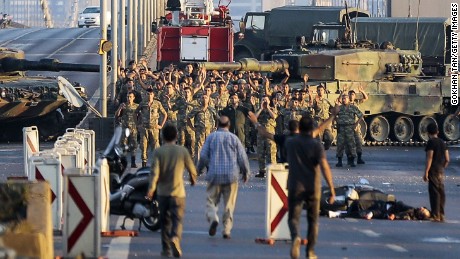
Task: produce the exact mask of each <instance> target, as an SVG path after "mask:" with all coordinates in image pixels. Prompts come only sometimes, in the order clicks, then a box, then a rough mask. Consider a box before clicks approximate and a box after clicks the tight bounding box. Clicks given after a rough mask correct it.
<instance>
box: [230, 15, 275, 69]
mask: <svg viewBox="0 0 460 259" xmlns="http://www.w3.org/2000/svg"><path fill="white" fill-rule="evenodd" d="M269 19H270V12H269V11H267V12H248V13H246V15H245V16H244V17H243V18H241V21H240V24H239V26H240V31H239V32H237V33H235V35H234V42H235V44H234V51H235V61H238V60H240V59H242V58H256V59H261V55H262V51H261V50H263V49H265V48H268V42H267V40H266V38H267V35H265V34H266V30H265V28H266V27H267V26H268V22H269ZM261 46H263V47H261Z"/></svg>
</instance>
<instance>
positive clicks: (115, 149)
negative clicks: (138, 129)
mask: <svg viewBox="0 0 460 259" xmlns="http://www.w3.org/2000/svg"><path fill="white" fill-rule="evenodd" d="M123 134H126V136H127V135H129V130H127V131H125V132H123V129H122V128H121V127H116V128H115V131H114V135H113V137H112V139H111V140H110V142H109V144H108V146H107V148H106V149H105V151H104V153H103V155H102V157H101V158H105V159H107V162H108V165H109V171H110V214H112V215H121V216H125V218H124V219H123V224H122V225H121V229H123V230H124V229H126V228H125V221H126V219H128V218H129V219H131V220H134V219H136V218H137V219H139V228H138V230H139V231H140V230H141V226H142V224H143V225H144V226H145V227H146V228H147V229H149V230H151V231H157V230H158V229H160V220H159V219H160V218H159V216H160V213H159V207H158V201H157V200H156V197H155V196H154V197H153V199H152V200H149V199H147V198H146V197H145V195H146V194H147V190H148V187H149V184H150V168H149V167H142V168H139V169H138V170H137V171H136V172H135V173H131V172H130V171H129V172H125V170H126V168H127V165H128V162H127V160H126V156H125V152H126V150H127V148H125V147H123V144H121V143H120V142H121V139H122V135H123Z"/></svg>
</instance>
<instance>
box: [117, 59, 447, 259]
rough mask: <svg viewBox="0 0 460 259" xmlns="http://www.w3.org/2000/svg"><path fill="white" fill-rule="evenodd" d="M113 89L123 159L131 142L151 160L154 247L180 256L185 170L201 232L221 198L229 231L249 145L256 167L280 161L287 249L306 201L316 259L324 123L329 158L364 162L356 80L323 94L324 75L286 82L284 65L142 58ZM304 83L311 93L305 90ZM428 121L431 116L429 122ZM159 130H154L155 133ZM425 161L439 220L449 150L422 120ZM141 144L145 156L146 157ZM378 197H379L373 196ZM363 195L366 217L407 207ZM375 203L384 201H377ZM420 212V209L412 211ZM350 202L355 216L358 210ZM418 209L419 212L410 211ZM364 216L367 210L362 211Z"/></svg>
mask: <svg viewBox="0 0 460 259" xmlns="http://www.w3.org/2000/svg"><path fill="white" fill-rule="evenodd" d="M118 72H119V73H118V74H119V85H118V88H117V92H116V104H117V105H118V109H117V111H116V114H115V117H116V120H117V122H118V123H120V124H121V125H122V126H123V127H124V128H127V129H129V130H130V131H131V134H130V135H129V137H127V138H126V139H125V140H124V141H125V144H126V145H127V146H128V147H129V151H130V152H131V167H132V168H136V167H137V165H136V149H137V146H138V145H137V143H138V141H140V147H141V160H142V167H146V166H148V161H149V160H150V162H151V172H152V181H151V184H150V187H149V191H148V193H147V194H146V195H147V198H152V197H153V196H154V193H155V192H157V195H158V200H159V203H160V215H161V216H160V222H161V225H162V235H161V237H162V255H163V256H168V257H169V256H172V255H173V256H174V257H181V256H182V250H181V245H180V243H181V239H182V218H183V215H184V208H185V188H184V182H183V181H184V180H183V174H184V169H187V171H188V172H189V175H190V181H191V184H192V185H194V184H195V181H196V177H197V175H200V174H203V173H206V181H207V184H208V185H207V189H206V193H207V200H206V218H207V220H208V222H209V235H210V236H214V235H215V234H216V231H217V227H218V225H219V217H218V215H217V208H218V204H219V202H220V198H221V197H222V199H223V203H224V210H223V215H222V225H223V230H222V237H223V238H224V239H230V238H231V230H232V228H233V222H234V220H233V212H234V209H235V205H236V198H237V193H238V181H239V178H240V177H241V178H242V181H243V182H246V181H247V180H248V178H249V176H250V171H249V160H248V156H247V153H248V154H249V153H255V152H256V151H255V147H257V152H256V153H257V157H258V166H259V172H258V173H257V174H256V175H255V176H256V177H265V175H266V167H267V165H268V164H271V163H277V162H283V163H284V162H287V163H288V164H289V172H288V183H287V187H288V201H289V202H288V204H289V205H288V207H289V210H288V225H289V230H290V233H291V240H292V245H291V250H290V255H291V258H299V256H300V245H301V234H300V233H299V229H300V226H299V224H300V215H301V211H302V209H303V208H306V210H307V222H308V231H307V238H308V243H307V246H306V256H307V258H316V254H315V251H314V246H315V243H316V239H317V235H318V217H319V212H320V200H321V175H322V176H323V178H324V179H325V181H326V183H327V185H328V187H329V189H330V192H329V194H330V195H329V197H328V198H327V201H328V203H329V204H333V203H334V201H335V189H334V184H333V179H332V174H331V170H330V167H329V163H328V161H327V158H326V155H325V151H326V150H328V149H329V147H330V145H331V143H332V141H333V139H334V137H333V134H332V127H331V125H332V123H333V122H334V121H335V125H336V128H337V153H336V156H337V159H338V163H337V164H336V166H337V167H343V164H342V158H343V155H344V153H345V155H346V156H347V164H348V165H349V166H351V167H354V166H356V165H355V159H356V162H357V163H358V164H364V163H365V162H364V161H363V159H362V145H361V144H362V139H361V133H360V131H359V129H360V128H359V123H360V121H361V120H363V113H362V112H361V111H360V110H359V107H358V106H359V104H360V103H362V102H364V101H366V100H367V99H368V97H367V95H366V93H365V92H364V90H363V89H362V88H361V87H358V91H359V92H360V93H361V96H362V98H361V99H356V92H355V91H353V90H349V89H348V87H346V86H345V87H343V91H342V92H341V94H340V95H339V97H338V98H337V100H335V101H334V102H331V101H330V100H329V99H328V98H327V94H328V92H327V89H326V86H325V85H324V84H318V85H314V84H311V85H309V83H308V75H305V76H304V77H303V86H302V87H300V88H291V87H290V85H289V83H288V80H289V77H290V75H289V71H288V70H286V71H285V78H284V79H283V80H282V81H281V83H279V84H274V83H272V82H271V80H270V79H269V78H268V77H267V76H263V75H262V74H261V73H259V72H238V71H235V72H226V71H206V69H204V68H203V69H200V70H198V71H196V70H195V69H194V67H193V66H192V65H191V64H189V65H187V66H186V67H185V69H184V70H181V69H178V68H176V67H174V66H172V65H171V66H169V67H168V68H165V69H164V70H163V71H161V72H154V71H152V70H150V69H149V68H148V67H147V62H146V60H141V62H140V64H136V63H135V62H134V61H131V62H130V63H129V67H128V68H127V69H122V68H119V69H118ZM313 91H316V94H315V95H313ZM434 127H436V125H434ZM160 132H161V134H160ZM428 133H429V134H430V141H429V142H428V145H427V148H426V152H427V163H426V170H425V174H424V176H423V180H424V181H428V182H429V194H430V204H431V207H432V210H433V211H432V214H430V215H431V216H432V217H433V219H435V220H436V221H444V204H445V195H444V185H443V178H442V177H443V175H444V173H443V168H445V167H446V166H447V164H448V162H449V156H448V151H447V149H446V147H445V145H443V142H442V141H438V139H437V138H436V136H437V128H433V127H432V125H430V126H429V127H428ZM149 148H150V149H151V150H153V155H152V157H151V158H149V157H148V156H149ZM382 204H383V205H382ZM382 204H380V203H378V204H377V203H375V204H374V203H372V204H371V205H369V206H368V207H366V208H364V206H361V205H360V206H358V208H361V210H362V211H366V215H368V213H369V212H372V214H373V216H374V215H375V216H374V217H376V218H377V217H380V214H382V215H389V214H392V215H395V214H397V213H398V212H400V211H402V210H406V211H407V210H408V208H407V207H405V206H403V205H404V204H399V203H395V204H392V210H390V209H389V208H390V207H388V204H387V203H382ZM381 208H384V209H385V210H382V209H381ZM409 209H412V214H414V215H415V214H416V216H417V215H418V216H420V215H422V216H423V217H428V216H429V215H428V216H427V213H428V212H427V211H422V212H420V211H415V210H413V208H409ZM359 212H360V211H358V215H361V214H360V213H359ZM417 213H418V214H417ZM371 217H372V216H371Z"/></svg>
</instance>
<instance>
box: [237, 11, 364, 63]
mask: <svg viewBox="0 0 460 259" xmlns="http://www.w3.org/2000/svg"><path fill="white" fill-rule="evenodd" d="M369 16H370V15H369V12H367V11H365V10H362V9H357V8H346V7H334V6H282V7H278V8H273V9H272V10H270V11H266V12H248V13H246V15H245V17H243V18H242V21H241V22H240V32H238V33H235V36H234V60H240V59H242V58H255V59H257V60H271V55H272V54H273V53H275V52H276V51H278V50H282V49H288V48H292V47H293V46H296V45H297V40H296V39H297V37H299V36H304V37H305V38H309V37H310V36H311V35H312V33H313V31H312V28H313V25H314V24H317V23H319V22H323V23H337V24H346V23H347V21H349V18H350V17H351V18H353V17H369Z"/></svg>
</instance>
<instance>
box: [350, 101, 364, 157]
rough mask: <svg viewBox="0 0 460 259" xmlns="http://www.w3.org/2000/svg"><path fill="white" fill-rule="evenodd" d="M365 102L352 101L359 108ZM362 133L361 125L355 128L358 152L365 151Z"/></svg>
mask: <svg viewBox="0 0 460 259" xmlns="http://www.w3.org/2000/svg"><path fill="white" fill-rule="evenodd" d="M361 103H363V102H362V100H356V99H355V100H354V101H353V102H350V104H351V105H354V106H356V107H357V108H358V109H359V105H360V104H361ZM362 136H363V135H362V133H361V127H358V128H357V129H356V130H355V143H356V153H362V152H363V138H362Z"/></svg>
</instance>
